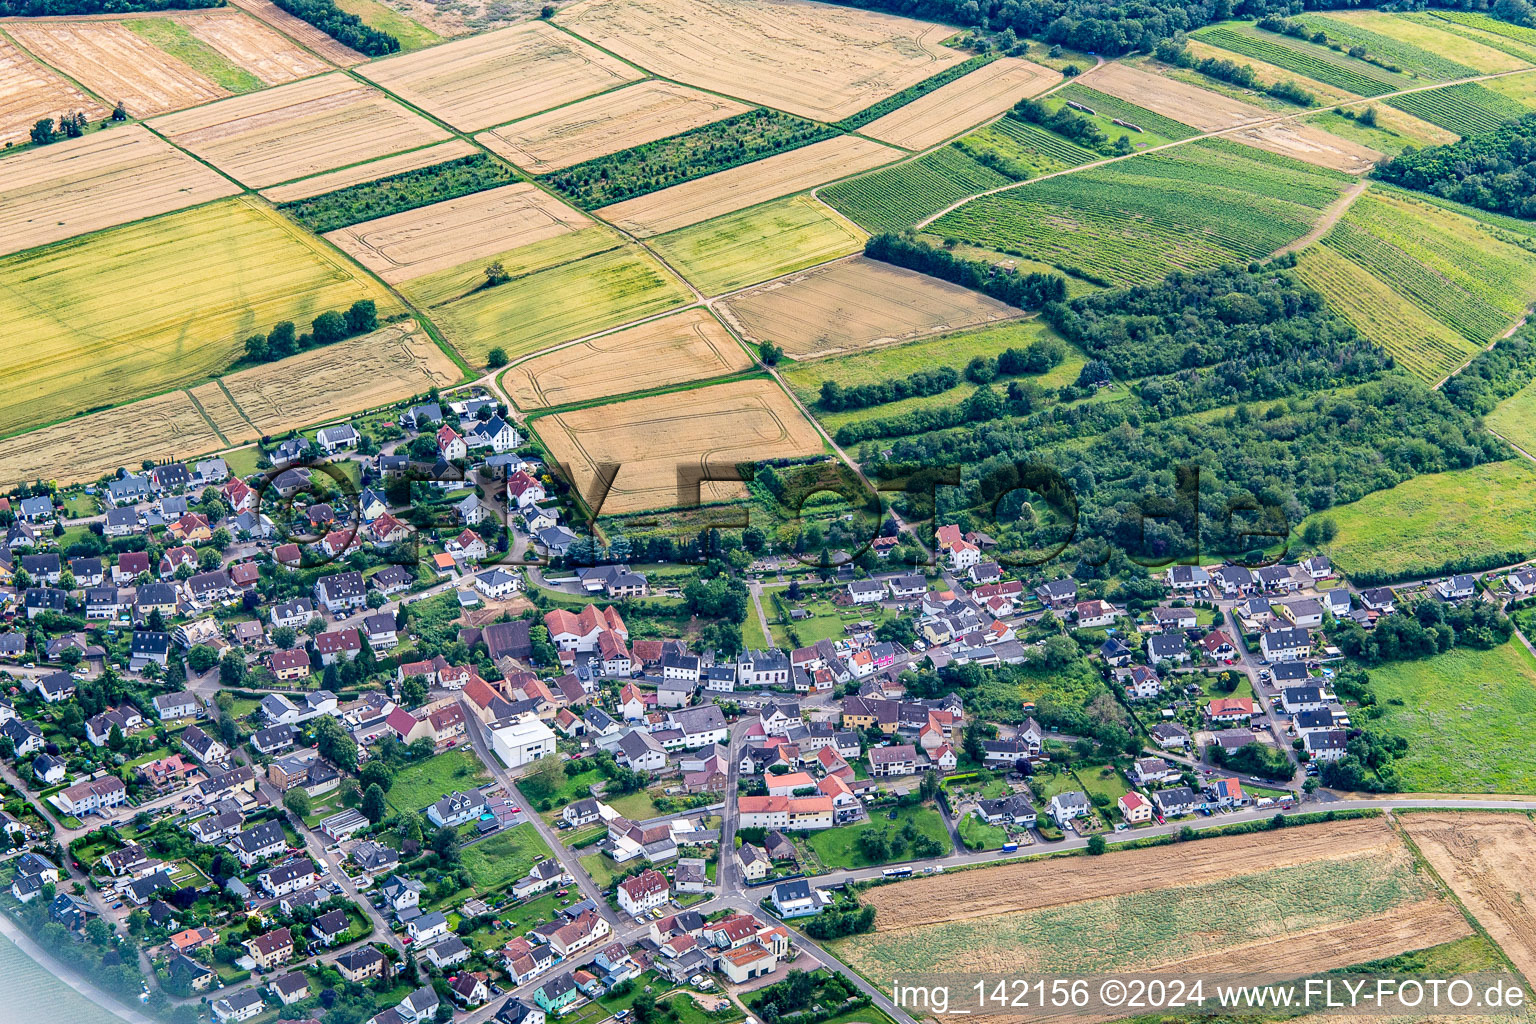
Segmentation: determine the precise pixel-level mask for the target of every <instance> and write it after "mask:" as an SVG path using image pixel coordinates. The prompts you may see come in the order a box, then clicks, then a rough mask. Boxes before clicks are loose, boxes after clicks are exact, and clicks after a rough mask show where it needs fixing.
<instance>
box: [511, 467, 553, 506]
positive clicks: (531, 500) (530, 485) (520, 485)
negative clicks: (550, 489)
mask: <svg viewBox="0 0 1536 1024" xmlns="http://www.w3.org/2000/svg"><path fill="white" fill-rule="evenodd" d="M546 496H547V495H546V494H545V491H544V485H543V484H541V483H539V482H538V481H537V480H535V479H534V478H533V477H531V476H529V475H528V474H527V473H526V472H524V471H523V470H521V469H519V470H517V471H515V472H512V473H508V474H507V505H508V506H509V507H511V506H515V507H517V508H520V509H521V508H527V507H528V506H530V505H536V504H538V503H539V502H541V501H543V500H544V499H545V497H546Z"/></svg>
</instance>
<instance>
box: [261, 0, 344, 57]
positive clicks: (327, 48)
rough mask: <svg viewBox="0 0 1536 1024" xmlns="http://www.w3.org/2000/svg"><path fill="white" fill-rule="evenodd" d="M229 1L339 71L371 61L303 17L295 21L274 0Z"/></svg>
mask: <svg viewBox="0 0 1536 1024" xmlns="http://www.w3.org/2000/svg"><path fill="white" fill-rule="evenodd" d="M230 2H231V3H233V4H234V5H235V6H236V7H238V8H240V9H241V10H243V11H246V12H248V13H250V14H253V15H255V16H256V17H257V18H259V19H261V21H263V22H265V23H266V24H268V25H271V26H272V27H273V28H275V29H277V30H278V31H279V32H281V33H282V34H283V35H285V36H287V37H288V38H289V39H292V40H294V41H295V42H297V43H299V44H300V45H301V46H303V47H304V48H305V49H306V50H310V51H312V52H313V53H316V54H318V55H319V56H321V57H323V58H324V59H326V60H328V61H330V62H331V63H332V64H335V65H336V66H337V67H339V68H349V67H351V66H352V65H354V64H361V63H362V62H363V61H365V60H367V59H368V58H367V57H364V56H363V55H362V54H360V53H358V52H357V51H356V50H354V49H352V48H351V47H350V46H343V45H342V44H341V43H338V42H337V41H336V40H334V39H332V38H331V37H330V36H328V35H326V34H325V33H324V32H322V31H320V30H319V29H317V28H315V26H313V25H311V24H310V23H309V22H307V21H305V20H303V19H302V18H295V17H294V16H293V15H291V14H289V13H288V12H287V11H285V10H283V9H282V8H281V7H279V6H277V4H274V3H273V2H272V0H230Z"/></svg>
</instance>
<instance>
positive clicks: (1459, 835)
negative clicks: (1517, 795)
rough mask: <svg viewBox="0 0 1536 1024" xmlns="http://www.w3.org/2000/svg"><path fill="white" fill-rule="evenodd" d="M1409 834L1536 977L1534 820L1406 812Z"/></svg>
mask: <svg viewBox="0 0 1536 1024" xmlns="http://www.w3.org/2000/svg"><path fill="white" fill-rule="evenodd" d="M1399 820H1400V821H1401V823H1402V826H1403V829H1404V830H1405V831H1406V832H1407V833H1408V837H1409V838H1410V839H1412V840H1413V841H1414V843H1416V844H1417V845H1418V847H1419V850H1420V852H1422V853H1423V854H1424V856H1425V858H1426V859H1427V860H1428V861H1429V863H1430V866H1431V867H1433V868H1434V869H1435V871H1437V872H1438V873H1439V874H1440V877H1441V878H1443V879H1445V881H1446V884H1447V885H1449V886H1450V887H1451V889H1452V891H1454V892H1455V893H1456V895H1457V896H1458V897H1459V898H1460V899H1461V902H1462V904H1463V905H1464V906H1465V907H1466V908H1467V910H1468V911H1470V912H1471V914H1472V916H1473V917H1475V918H1477V922H1478V924H1481V925H1482V926H1483V927H1484V928H1485V929H1487V931H1488V934H1489V936H1491V937H1492V939H1493V941H1494V942H1496V943H1498V944H1499V946H1501V947H1502V948H1503V950H1504V952H1505V954H1506V955H1507V956H1508V957H1509V959H1510V961H1511V962H1513V963H1514V965H1515V967H1516V968H1517V969H1518V970H1519V971H1520V973H1522V974H1524V975H1525V977H1526V978H1527V979H1528V980H1529V979H1530V978H1536V902H1533V900H1532V898H1531V880H1532V879H1533V878H1536V824H1532V822H1531V819H1530V818H1529V817H1527V816H1526V815H1524V814H1514V813H1504V812H1498V811H1493V812H1484V813H1478V812H1470V811H1469V812H1461V813H1458V812H1444V813H1438V812H1437V813H1424V814H1420V813H1417V812H1415V813H1413V814H1404V815H1403V816H1402V817H1401V818H1400V819H1399Z"/></svg>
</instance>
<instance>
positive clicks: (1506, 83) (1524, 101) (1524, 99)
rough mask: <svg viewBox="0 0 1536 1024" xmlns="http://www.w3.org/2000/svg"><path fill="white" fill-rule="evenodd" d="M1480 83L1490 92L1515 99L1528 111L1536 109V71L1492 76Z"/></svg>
mask: <svg viewBox="0 0 1536 1024" xmlns="http://www.w3.org/2000/svg"><path fill="white" fill-rule="evenodd" d="M1479 84H1480V85H1482V87H1483V88H1484V89H1487V90H1488V91H1489V92H1493V93H1498V94H1499V95H1500V96H1503V97H1505V98H1507V99H1511V100H1514V101H1515V102H1516V103H1518V104H1519V105H1520V106H1521V108H1523V109H1524V110H1525V111H1526V112H1527V113H1530V112H1533V111H1536V71H1526V72H1521V73H1520V74H1517V75H1504V76H1503V77H1500V78H1490V79H1487V80H1485V81H1483V82H1480V83H1479Z"/></svg>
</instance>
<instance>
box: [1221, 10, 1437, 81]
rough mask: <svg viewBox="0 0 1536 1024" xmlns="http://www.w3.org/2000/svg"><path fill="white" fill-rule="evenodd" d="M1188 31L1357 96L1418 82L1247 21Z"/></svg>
mask: <svg viewBox="0 0 1536 1024" xmlns="http://www.w3.org/2000/svg"><path fill="white" fill-rule="evenodd" d="M1191 34H1192V35H1193V36H1194V37H1195V38H1196V39H1199V40H1201V41H1203V42H1207V43H1210V44H1211V45H1212V46H1219V47H1221V48H1222V49H1223V50H1230V51H1232V52H1233V53H1239V54H1242V55H1243V56H1245V57H1252V58H1253V59H1254V60H1262V61H1264V62H1265V63H1266V64H1273V65H1275V66H1276V67H1280V68H1285V69H1286V70H1287V71H1294V72H1296V73H1297V74H1299V75H1305V76H1306V77H1308V78H1313V79H1316V80H1317V81H1319V82H1322V83H1324V84H1326V85H1331V86H1334V87H1336V88H1339V89H1343V90H1345V91H1347V92H1352V93H1354V94H1355V95H1357V96H1380V95H1382V94H1383V93H1388V92H1395V91H1396V90H1398V89H1409V88H1412V87H1413V86H1414V85H1417V84H1420V83H1418V82H1416V81H1415V80H1414V79H1412V78H1409V77H1408V76H1407V75H1398V74H1394V73H1392V72H1390V71H1387V70H1385V69H1384V68H1379V67H1377V66H1376V65H1374V64H1367V63H1366V62H1365V61H1363V60H1356V59H1355V58H1354V57H1351V56H1349V55H1347V54H1343V53H1337V52H1335V51H1333V50H1330V49H1328V47H1326V46H1319V45H1317V44H1315V43H1309V42H1306V41H1305V40H1301V39H1294V38H1292V37H1291V36H1284V35H1279V34H1277V33H1273V32H1265V31H1263V30H1261V29H1257V28H1254V27H1253V26H1252V25H1248V24H1240V23H1231V22H1229V23H1227V24H1225V25H1213V26H1211V27H1209V28H1203V29H1200V30H1199V31H1197V32H1194V33H1191Z"/></svg>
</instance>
